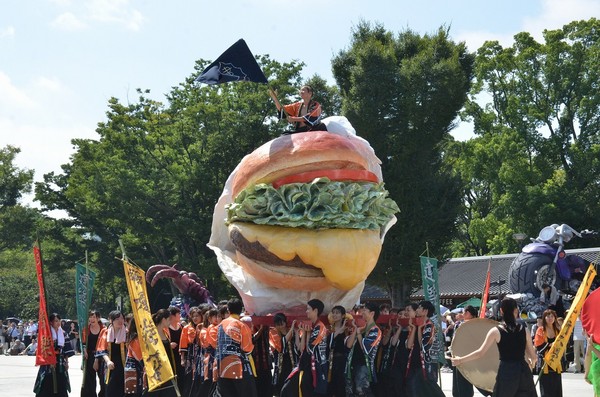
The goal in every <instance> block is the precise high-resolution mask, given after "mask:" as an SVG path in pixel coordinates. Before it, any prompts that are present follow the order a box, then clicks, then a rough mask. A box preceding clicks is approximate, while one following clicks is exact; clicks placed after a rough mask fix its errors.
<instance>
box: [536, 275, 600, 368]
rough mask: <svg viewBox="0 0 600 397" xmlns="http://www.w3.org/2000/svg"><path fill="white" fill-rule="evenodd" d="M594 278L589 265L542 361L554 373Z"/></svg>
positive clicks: (558, 366)
mask: <svg viewBox="0 0 600 397" xmlns="http://www.w3.org/2000/svg"><path fill="white" fill-rule="evenodd" d="M595 277H596V269H594V264H593V263H592V264H590V266H589V267H588V270H587V272H585V276H584V277H583V281H582V282H581V285H580V286H579V289H578V290H577V294H576V295H575V299H573V302H572V303H571V307H570V308H569V310H568V311H567V314H566V315H565V321H564V322H563V325H562V327H561V329H560V332H559V333H558V336H557V337H556V339H555V340H554V343H553V344H552V347H550V350H548V352H547V353H546V355H545V356H544V361H545V362H546V364H548V366H549V367H550V368H552V369H553V370H555V371H558V370H559V368H560V361H561V359H562V358H563V356H564V355H565V350H567V344H568V343H569V338H571V334H572V333H573V328H575V321H576V320H577V317H579V313H580V312H581V307H582V306H583V302H585V298H586V297H587V295H588V292H589V291H590V287H591V286H592V282H593V281H594V278H595Z"/></svg>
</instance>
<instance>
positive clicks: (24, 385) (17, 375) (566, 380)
mask: <svg viewBox="0 0 600 397" xmlns="http://www.w3.org/2000/svg"><path fill="white" fill-rule="evenodd" d="M69 363H70V366H71V369H70V370H69V376H70V378H71V390H72V393H71V395H72V396H79V390H80V388H81V377H82V376H81V370H80V369H79V368H80V364H81V356H74V357H71V359H70V360H69ZM36 375H37V367H36V366H35V357H27V356H4V355H0V394H1V395H2V396H11V397H25V396H27V397H32V396H33V383H34V382H35V377H36ZM562 382H563V392H564V395H565V396H566V397H571V396H576V397H593V396H594V393H593V391H592V387H591V386H590V385H588V384H587V383H586V382H585V381H584V380H583V375H582V374H573V373H565V374H563V377H562ZM442 389H443V390H444V393H445V394H446V396H448V397H451V396H452V374H451V373H444V372H443V373H442ZM475 395H476V396H481V394H479V393H478V392H477V391H476V392H475Z"/></svg>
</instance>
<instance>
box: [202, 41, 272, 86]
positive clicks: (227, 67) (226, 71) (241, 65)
mask: <svg viewBox="0 0 600 397" xmlns="http://www.w3.org/2000/svg"><path fill="white" fill-rule="evenodd" d="M196 81H198V82H200V83H204V84H221V83H227V82H230V81H253V82H255V83H263V84H267V78H266V77H265V75H264V73H263V71H262V70H261V69H260V66H258V63H257V62H256V59H255V58H254V55H252V53H251V52H250V49H249V48H248V45H247V44H246V42H245V41H244V39H239V40H238V41H237V42H236V43H235V44H234V45H232V46H231V47H229V48H228V49H227V51H225V52H224V53H223V54H221V56H220V57H218V58H217V59H216V60H215V61H214V62H213V63H211V64H210V65H208V67H207V68H206V69H204V71H203V72H202V73H201V74H200V76H198V77H197V78H196Z"/></svg>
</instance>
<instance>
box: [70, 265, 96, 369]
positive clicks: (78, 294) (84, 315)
mask: <svg viewBox="0 0 600 397" xmlns="http://www.w3.org/2000/svg"><path fill="white" fill-rule="evenodd" d="M75 269H76V272H75V302H76V303H77V321H78V322H79V342H80V343H81V344H82V345H81V349H82V351H83V333H84V331H85V329H86V328H87V322H88V312H89V310H90V305H91V304H92V292H93V291H94V280H96V273H95V272H94V271H92V270H89V269H88V268H87V267H86V266H83V265H82V264H81V263H77V264H75ZM81 359H82V360H83V362H85V357H84V356H83V354H82V355H81Z"/></svg>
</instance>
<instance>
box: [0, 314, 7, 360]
mask: <svg viewBox="0 0 600 397" xmlns="http://www.w3.org/2000/svg"><path fill="white" fill-rule="evenodd" d="M7 339H8V332H7V329H6V326H5V325H3V324H2V320H0V353H4V352H5V351H6V350H8V343H6V340H7Z"/></svg>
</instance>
